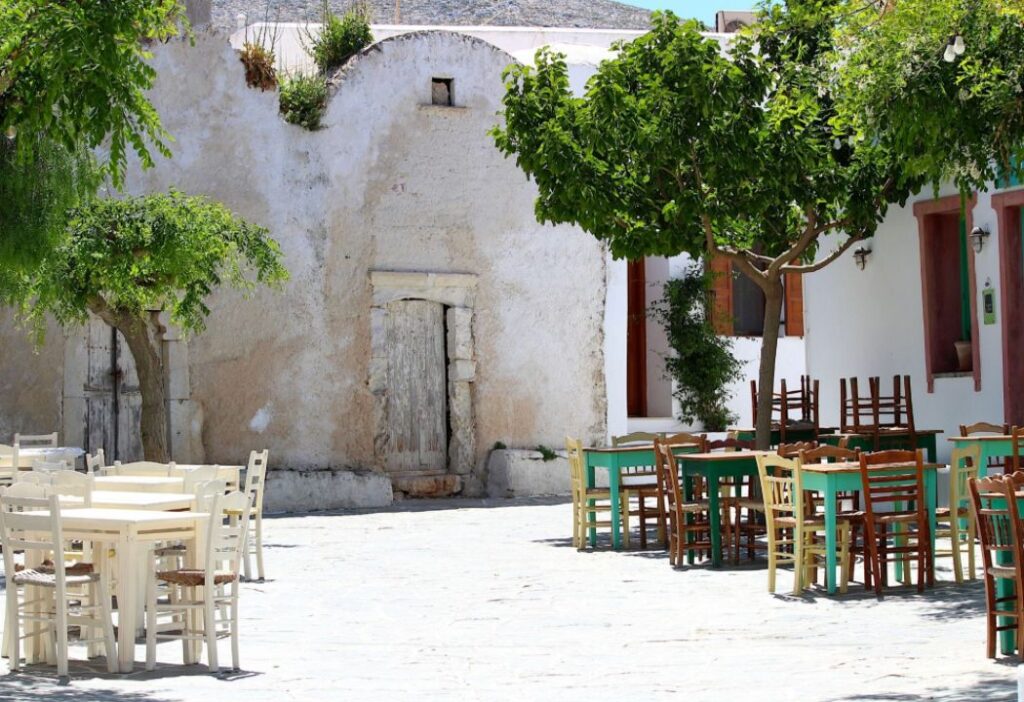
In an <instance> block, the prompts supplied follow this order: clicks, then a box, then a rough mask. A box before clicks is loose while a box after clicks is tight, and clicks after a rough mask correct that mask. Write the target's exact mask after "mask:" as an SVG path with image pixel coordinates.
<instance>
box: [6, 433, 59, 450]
mask: <svg viewBox="0 0 1024 702" xmlns="http://www.w3.org/2000/svg"><path fill="white" fill-rule="evenodd" d="M14 445H15V446H20V447H21V448H23V449H26V448H57V432H53V433H51V434H15V435H14Z"/></svg>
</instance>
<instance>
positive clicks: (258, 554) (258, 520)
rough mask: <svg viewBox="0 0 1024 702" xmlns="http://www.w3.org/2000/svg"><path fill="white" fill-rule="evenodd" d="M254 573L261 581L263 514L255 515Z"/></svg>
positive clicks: (262, 578) (262, 577) (262, 576)
mask: <svg viewBox="0 0 1024 702" xmlns="http://www.w3.org/2000/svg"><path fill="white" fill-rule="evenodd" d="M255 521H256V573H257V575H259V577H260V581H261V582H262V581H263V580H264V579H265V578H264V574H263V515H262V514H257V515H256V520H255Z"/></svg>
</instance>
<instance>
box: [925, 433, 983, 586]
mask: <svg viewBox="0 0 1024 702" xmlns="http://www.w3.org/2000/svg"><path fill="white" fill-rule="evenodd" d="M934 444H935V442H934V441H933V442H932V445H933V447H934ZM937 473H938V471H934V470H928V471H925V475H924V491H925V499H926V500H928V502H927V504H926V505H925V506H926V507H927V508H928V541H929V542H930V543H929V546H930V550H929V552H928V563H927V564H926V566H927V571H928V586H929V587H933V586H934V585H935V530H936V529H937V528H938V525H937V520H936V519H935V508H936V505H937V504H938V500H939V497H938V485H937V484H938V474H937ZM952 514H953V515H955V514H956V512H955V511H954V512H953V513H952ZM971 548H974V544H971Z"/></svg>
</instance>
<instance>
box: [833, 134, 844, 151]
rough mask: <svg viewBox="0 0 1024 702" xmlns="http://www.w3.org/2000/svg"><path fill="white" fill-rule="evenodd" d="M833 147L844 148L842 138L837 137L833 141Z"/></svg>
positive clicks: (836, 148)
mask: <svg viewBox="0 0 1024 702" xmlns="http://www.w3.org/2000/svg"><path fill="white" fill-rule="evenodd" d="M832 148H833V149H835V150H836V151H839V149H841V148H843V141H842V139H840V138H839V137H836V140H835V141H833V142H832Z"/></svg>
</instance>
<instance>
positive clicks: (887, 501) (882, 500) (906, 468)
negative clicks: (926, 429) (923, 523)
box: [860, 451, 925, 519]
mask: <svg viewBox="0 0 1024 702" xmlns="http://www.w3.org/2000/svg"><path fill="white" fill-rule="evenodd" d="M886 464H905V465H902V466H898V467H897V466H893V468H892V469H890V470H886V471H885V472H882V471H880V470H873V468H875V467H877V466H881V465H886ZM860 478H861V493H862V494H863V496H864V506H865V508H866V509H867V511H868V513H869V515H870V514H874V513H877V512H879V511H880V510H879V508H886V509H887V507H886V506H887V505H888V506H890V507H891V506H893V505H896V504H897V503H898V504H902V505H903V509H906V508H907V507H908V506H909V505H910V504H913V505H914V507H915V510H916V511H917V513H918V514H919V516H920V517H921V518H922V519H924V518H925V491H924V458H923V454H922V452H921V451H878V452H876V453H862V454H861V455H860Z"/></svg>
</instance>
